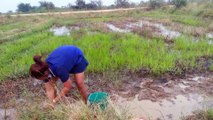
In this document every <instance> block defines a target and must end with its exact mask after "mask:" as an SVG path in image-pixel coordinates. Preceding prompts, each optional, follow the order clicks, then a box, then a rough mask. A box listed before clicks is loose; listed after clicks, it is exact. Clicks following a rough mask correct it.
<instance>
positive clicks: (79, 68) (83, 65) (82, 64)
mask: <svg viewBox="0 0 213 120" xmlns="http://www.w3.org/2000/svg"><path fill="white" fill-rule="evenodd" d="M88 64H89V63H88V61H87V60H86V59H85V58H84V57H83V58H82V60H81V62H80V63H79V64H77V65H75V66H74V67H73V68H72V70H71V71H70V73H71V74H77V73H82V72H84V71H85V70H86V68H87V66H88Z"/></svg>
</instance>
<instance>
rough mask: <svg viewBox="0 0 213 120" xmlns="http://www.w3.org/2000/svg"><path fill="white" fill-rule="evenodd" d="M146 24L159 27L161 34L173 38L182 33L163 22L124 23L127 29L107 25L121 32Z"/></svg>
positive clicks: (112, 29)
mask: <svg viewBox="0 0 213 120" xmlns="http://www.w3.org/2000/svg"><path fill="white" fill-rule="evenodd" d="M144 25H148V26H150V27H151V26H152V27H155V28H157V29H159V31H160V34H161V35H162V36H164V37H165V38H169V39H172V38H176V37H179V36H180V35H181V34H180V33H179V32H176V31H171V30H168V29H167V28H166V27H165V26H163V24H158V23H151V22H149V21H138V22H134V23H127V24H124V27H125V29H121V28H118V27H116V26H114V25H113V24H110V23H107V24H106V26H107V27H108V28H109V29H110V30H111V31H113V32H120V33H127V32H131V31H132V30H133V29H134V28H143V26H144Z"/></svg>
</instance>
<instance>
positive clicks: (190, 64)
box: [0, 8, 213, 120]
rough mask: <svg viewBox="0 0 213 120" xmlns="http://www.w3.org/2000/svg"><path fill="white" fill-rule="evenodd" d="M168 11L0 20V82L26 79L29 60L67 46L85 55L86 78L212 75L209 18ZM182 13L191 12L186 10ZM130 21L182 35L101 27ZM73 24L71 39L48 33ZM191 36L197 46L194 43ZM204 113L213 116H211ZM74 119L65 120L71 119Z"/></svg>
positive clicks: (212, 24) (84, 116)
mask: <svg viewBox="0 0 213 120" xmlns="http://www.w3.org/2000/svg"><path fill="white" fill-rule="evenodd" d="M170 9H171V8H168V9H158V10H153V11H145V10H133V11H123V12H122V11H121V12H117V13H96V14H95V13H90V14H71V15H63V16H60V15H55V16H53V15H49V16H33V17H20V16H17V17H11V16H6V17H1V19H0V25H1V26H0V30H1V31H0V53H1V55H0V68H1V69H0V82H3V81H5V80H7V79H10V78H17V79H18V78H20V77H28V76H29V75H28V70H29V66H30V65H31V64H32V63H33V60H32V57H33V55H35V54H40V55H43V58H46V57H47V55H48V54H49V53H50V52H51V51H53V50H54V49H55V48H57V47H59V46H61V45H67V44H69V45H76V46H78V47H80V48H81V49H82V50H83V51H84V53H85V56H86V58H87V60H88V61H89V63H90V65H89V67H88V69H87V73H92V74H99V73H105V72H109V71H110V73H113V72H115V71H132V72H136V71H139V70H141V69H145V70H147V71H148V72H149V74H150V75H162V74H164V73H172V74H175V75H179V74H182V73H184V72H185V71H201V70H207V71H212V70H213V63H212V61H213V44H209V41H210V40H209V39H208V38H207V37H206V36H205V34H206V33H209V32H212V30H213V22H212V18H211V17H208V18H206V16H207V13H205V14H203V15H200V14H198V12H199V11H191V13H193V14H191V15H188V14H182V11H177V12H172V11H173V10H170ZM200 9H201V8H200ZM184 10H185V11H186V10H188V11H190V9H189V8H185V9H184ZM184 10H183V11H184ZM204 17H205V18H204ZM130 19H131V20H135V21H137V20H141V19H146V20H149V21H153V22H161V23H164V24H168V25H170V24H172V23H175V25H179V26H182V27H181V28H180V29H181V31H180V33H181V36H180V37H177V38H175V39H172V40H171V41H169V42H168V41H166V40H165V38H163V37H162V36H159V37H149V35H148V34H151V33H150V32H145V33H144V34H143V35H144V36H143V35H141V34H137V32H135V33H134V32H131V33H125V34H124V33H115V32H112V31H109V30H107V29H106V28H105V27H103V26H102V25H103V24H104V23H106V22H116V21H120V20H130ZM76 25H78V26H80V29H79V30H73V31H72V32H71V36H55V35H54V34H53V33H52V32H50V31H49V29H50V28H51V27H53V26H76ZM82 26H84V27H82ZM187 28H195V29H198V31H199V30H200V31H201V32H199V34H198V31H196V30H195V31H193V30H192V31H189V30H186V29H187ZM90 32H94V34H90ZM146 34H147V35H146ZM197 34H198V35H197ZM195 35H196V41H195V40H194V37H195ZM208 61H210V62H208ZM207 62H208V65H207V66H206V64H205V63H207ZM112 75H114V74H112ZM115 78H116V76H115ZM74 107H75V106H74ZM82 107H84V106H82ZM61 109H63V110H64V109H65V112H60V111H62V110H61ZM69 110H70V108H68V107H66V106H62V107H60V106H59V107H58V108H57V109H56V111H50V112H51V113H49V112H48V113H47V112H44V113H39V112H38V111H39V109H37V108H36V106H34V107H30V108H28V110H26V111H27V113H26V114H22V115H21V116H20V118H21V119H30V118H31V117H33V116H31V114H32V113H33V114H34V115H36V117H38V116H40V118H38V119H45V118H46V117H48V116H46V115H47V114H50V115H56V114H55V113H54V112H57V113H60V114H59V116H52V117H53V119H59V118H60V117H62V116H67V115H68V114H70V112H72V111H69ZM81 110H82V109H79V111H78V112H77V113H76V114H79V113H80V111H81ZM26 111H25V112H26ZM23 113H24V112H23ZM83 113H85V114H81V115H76V116H77V117H79V116H80V118H77V119H79V120H80V119H81V120H82V119H84V120H87V119H90V118H88V114H93V113H88V111H87V109H86V110H85V112H83ZM109 113H110V114H112V113H113V112H109ZM208 113H209V115H212V111H210V112H208ZM104 115H106V114H105V113H100V116H98V117H103V118H106V119H107V117H108V116H104ZM76 116H74V117H73V116H68V117H72V118H75V117H76ZM34 117H35V116H34ZM49 117H50V116H49ZM52 117H51V118H52ZM114 117H118V119H121V118H120V117H121V116H118V115H114ZM60 119H65V118H60ZM91 119H92V118H91ZM125 119H126V118H125Z"/></svg>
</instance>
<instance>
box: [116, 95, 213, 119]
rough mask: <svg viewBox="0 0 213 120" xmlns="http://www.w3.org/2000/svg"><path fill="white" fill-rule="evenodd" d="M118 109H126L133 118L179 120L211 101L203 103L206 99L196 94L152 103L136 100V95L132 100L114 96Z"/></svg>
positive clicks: (212, 100) (211, 100)
mask: <svg viewBox="0 0 213 120" xmlns="http://www.w3.org/2000/svg"><path fill="white" fill-rule="evenodd" d="M115 96H116V98H117V100H116V101H115V102H116V105H117V107H118V108H124V109H127V110H128V112H129V113H130V114H131V115H132V116H134V117H135V118H142V117H144V118H147V119H150V120H156V119H158V118H160V120H161V119H163V120H179V119H180V117H183V116H185V115H189V114H191V113H192V112H193V111H195V110H199V109H203V106H204V105H205V104H208V103H212V102H213V99H210V100H209V101H205V100H206V98H205V97H202V96H201V95H198V94H190V95H188V96H184V95H177V96H176V97H175V98H172V99H170V100H166V99H164V100H162V101H161V102H152V101H150V100H142V101H139V100H138V95H136V96H135V98H134V99H131V100H129V99H128V98H123V97H121V96H118V95H115Z"/></svg>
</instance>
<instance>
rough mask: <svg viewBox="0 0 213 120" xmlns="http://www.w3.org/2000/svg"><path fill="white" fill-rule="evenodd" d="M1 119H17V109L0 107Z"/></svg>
mask: <svg viewBox="0 0 213 120" xmlns="http://www.w3.org/2000/svg"><path fill="white" fill-rule="evenodd" d="M0 120H17V111H16V110H15V109H0Z"/></svg>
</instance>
